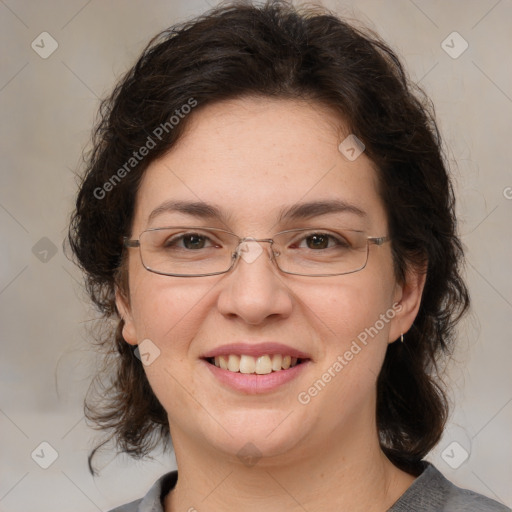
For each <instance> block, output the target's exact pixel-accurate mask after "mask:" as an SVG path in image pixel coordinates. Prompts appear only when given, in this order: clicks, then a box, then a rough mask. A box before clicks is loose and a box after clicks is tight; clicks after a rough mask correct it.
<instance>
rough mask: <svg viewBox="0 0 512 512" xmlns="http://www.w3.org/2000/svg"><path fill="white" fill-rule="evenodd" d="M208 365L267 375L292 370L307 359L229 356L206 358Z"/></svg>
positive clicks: (266, 355) (278, 355)
mask: <svg viewBox="0 0 512 512" xmlns="http://www.w3.org/2000/svg"><path fill="white" fill-rule="evenodd" d="M205 361H207V362H208V363H210V364H212V365H214V366H217V367H218V368H221V369H222V370H227V371H229V372H233V373H245V374H255V375H267V374H269V373H275V372H280V371H283V370H288V369H289V368H293V367H294V366H297V365H299V364H301V363H303V362H305V361H307V359H299V358H297V357H291V356H289V355H282V354H272V355H270V354H265V355H263V356H259V357H253V356H248V355H244V354H242V355H237V354H229V355H224V356H216V357H209V358H206V359H205Z"/></svg>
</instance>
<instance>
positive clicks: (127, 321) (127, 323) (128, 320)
mask: <svg viewBox="0 0 512 512" xmlns="http://www.w3.org/2000/svg"><path fill="white" fill-rule="evenodd" d="M116 307H117V310H118V312H119V314H120V315H121V318H122V319H123V320H124V325H123V338H124V340H125V341H126V342H127V343H129V344H130V345H137V335H136V332H135V323H134V321H133V316H132V312H131V307H130V303H129V300H128V299H127V298H126V297H125V296H124V295H123V293H122V292H121V290H119V288H118V287H117V286H116Z"/></svg>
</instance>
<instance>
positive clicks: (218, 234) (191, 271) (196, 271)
mask: <svg viewBox="0 0 512 512" xmlns="http://www.w3.org/2000/svg"><path fill="white" fill-rule="evenodd" d="M389 240H390V238H389V237H388V236H381V237H368V236H366V234H365V233H364V232H362V231H357V230H353V229H340V230H338V229H337V230H328V229H323V228H301V229H289V230H287V231H281V232H280V233H276V234H275V235H274V236H273V237H272V238H259V239H256V238H252V237H245V238H240V237H239V236H238V235H235V234H234V233H231V232H230V231H226V230H224V229H218V228H205V227H190V226H170V227H164V228H151V229H147V230H146V231H143V232H142V233H141V234H140V236H139V239H138V240H130V239H129V238H128V237H124V238H123V245H124V246H125V247H139V249H140V257H141V261H142V265H143V266H144V268H146V269H147V270H149V271H150V272H154V273H155V274H161V275H165V276H175V277H204V276H213V275H218V274H225V273H226V272H229V271H230V270H231V269H233V267H234V266H235V264H236V262H237V261H238V260H239V259H240V258H242V259H244V260H245V261H246V262H247V263H252V262H253V261H255V260H256V259H257V258H258V257H259V256H260V254H261V253H262V252H263V248H262V246H261V245H260V243H263V242H264V243H268V244H270V249H271V251H270V259H271V260H273V261H274V263H275V264H276V265H277V267H278V269H279V270H280V271H281V272H284V273H285V274H294V275H299V276H311V277H313V276H316V277H327V276H339V275H343V274H351V273H353V272H358V271H359V270H362V269H363V268H365V267H366V264H367V262H368V254H369V250H370V249H369V247H370V244H375V245H382V244H383V243H385V242H388V241H389Z"/></svg>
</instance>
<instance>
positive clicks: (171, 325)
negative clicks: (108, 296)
mask: <svg viewBox="0 0 512 512" xmlns="http://www.w3.org/2000/svg"><path fill="white" fill-rule="evenodd" d="M134 284H135V286H134V289H133V291H132V294H131V297H132V307H133V315H134V321H135V328H136V331H137V337H138V339H141V337H147V338H150V339H151V340H154V342H155V343H157V344H159V345H161V344H172V346H174V347H176V346H179V345H183V344H184V343H187V342H188V341H189V340H190V338H191V337H193V334H194V333H195V332H196V331H197V329H198V328H199V326H200V319H199V317H200V315H201V312H202V311H203V310H204V307H205V304H206V301H207V300H208V297H207V296H208V292H209V290H210V288H211V286H212V284H213V283H212V284H209V283H206V282H205V283H202V284H201V283H199V282H196V283H189V282H184V281H183V280H182V281H180V282H177V281H176V280H174V279H173V278H171V277H166V276H158V275H156V274H154V275H152V274H150V275H148V276H143V278H141V279H139V280H137V281H136V282H135V283H134Z"/></svg>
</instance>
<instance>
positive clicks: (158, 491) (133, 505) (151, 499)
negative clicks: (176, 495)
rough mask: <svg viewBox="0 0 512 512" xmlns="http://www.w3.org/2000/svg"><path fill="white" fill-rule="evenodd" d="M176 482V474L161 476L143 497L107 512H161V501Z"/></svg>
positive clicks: (171, 472)
mask: <svg viewBox="0 0 512 512" xmlns="http://www.w3.org/2000/svg"><path fill="white" fill-rule="evenodd" d="M177 481H178V472H177V471H170V472H169V473H166V474H165V475H162V476H161V477H160V478H159V479H158V480H157V481H156V482H155V483H154V484H153V485H152V486H151V488H150V489H149V491H148V492H147V493H146V495H145V496H143V497H142V498H139V499H138V500H135V501H130V502H129V503H125V504H124V505H121V506H119V507H116V508H113V509H112V510H109V512H163V505H162V500H163V498H164V496H165V495H166V494H167V493H168V492H169V491H170V490H171V489H174V486H175V485H176V482H177Z"/></svg>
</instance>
